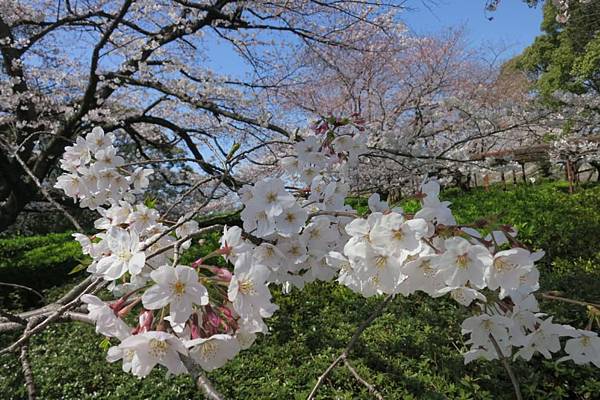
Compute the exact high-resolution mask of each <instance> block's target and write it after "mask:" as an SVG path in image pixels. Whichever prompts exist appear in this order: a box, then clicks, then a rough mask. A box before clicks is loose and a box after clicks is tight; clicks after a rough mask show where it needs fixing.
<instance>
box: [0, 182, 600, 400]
mask: <svg viewBox="0 0 600 400" xmlns="http://www.w3.org/2000/svg"><path fill="white" fill-rule="evenodd" d="M443 197H444V198H445V199H447V200H450V201H452V202H453V209H454V210H455V214H456V216H457V218H458V220H459V221H461V222H470V221H472V220H473V219H475V218H479V217H481V216H494V218H497V219H498V222H499V223H512V224H516V225H517V226H518V227H519V231H520V237H521V239H522V240H523V241H525V242H526V243H528V244H529V245H531V246H532V247H534V248H539V249H544V250H545V251H546V253H547V256H546V257H545V258H544V259H543V260H542V261H541V263H540V269H541V271H542V290H558V291H561V292H562V293H563V294H564V295H565V296H570V297H573V298H577V299H582V300H592V301H593V300H595V301H598V299H600V285H598V282H599V279H600V267H599V261H600V245H599V244H598V237H599V235H600V186H588V187H584V188H581V189H580V190H579V191H578V192H577V193H576V194H574V195H572V196H570V195H568V193H566V190H565V187H564V185H563V184H561V183H544V184H542V185H538V186H535V187H531V186H517V187H515V188H513V189H511V190H509V191H503V190H501V189H500V188H496V187H495V188H492V189H491V190H490V191H488V192H485V191H483V190H473V191H472V192H470V193H466V194H465V193H459V192H457V191H452V190H451V191H446V192H444V194H443ZM356 202H357V203H360V201H359V200H356ZM403 206H404V207H405V209H406V210H407V211H414V207H415V204H414V202H411V201H407V202H404V204H403ZM498 215H499V216H498ZM216 239H217V237H216V236H211V237H208V238H207V239H206V241H205V243H204V244H203V246H200V247H196V248H195V249H193V254H188V255H186V256H187V257H188V261H189V260H191V259H194V258H195V257H197V256H199V255H202V254H206V253H207V252H208V251H210V249H211V248H212V247H213V246H215V245H216V242H215V241H216ZM1 249H2V247H1V244H0V253H1ZM1 265H3V264H0V266H1ZM0 268H1V267H0ZM63 279H65V276H63ZM74 279H75V278H73V279H72V280H74ZM72 280H71V281H70V282H69V283H67V284H66V285H64V286H56V287H52V288H46V289H43V290H44V294H45V295H46V297H48V298H49V299H52V298H55V297H57V296H58V295H59V294H60V293H61V292H63V291H64V290H66V289H67V287H68V286H69V284H72ZM275 297H276V302H277V303H278V304H279V305H280V307H281V309H280V311H278V312H277V313H276V314H275V316H274V317H273V318H271V319H270V320H269V326H270V329H271V334H269V335H266V336H263V337H261V338H260V339H259V340H258V341H257V343H256V344H255V345H254V346H253V347H252V348H250V349H249V350H246V351H244V352H243V353H242V354H240V356H238V357H237V358H236V359H235V360H233V361H232V362H230V363H228V364H227V365H226V366H225V367H223V368H221V369H219V370H217V371H214V372H212V373H210V374H209V377H210V378H211V379H212V380H213V382H214V383H215V385H216V387H217V388H218V389H219V390H220V391H221V392H222V393H223V394H224V395H225V396H226V398H232V399H296V398H298V399H300V398H306V396H307V394H308V392H309V391H310V389H311V388H312V386H313V385H314V383H315V381H316V378H317V377H318V376H319V375H320V373H321V372H322V371H323V370H324V369H325V368H326V367H327V366H328V365H329V363H331V361H332V360H333V359H334V358H335V357H336V356H337V355H338V354H339V353H340V352H341V351H342V349H343V348H344V347H345V345H346V343H347V342H348V340H349V339H350V336H351V335H352V332H353V330H354V329H355V328H356V326H357V325H358V323H359V322H360V321H361V320H363V319H365V318H366V317H367V316H368V315H369V314H370V312H371V310H372V309H373V308H374V307H375V306H376V304H377V303H378V302H379V301H381V299H377V298H371V299H364V298H362V297H360V296H358V295H356V294H353V293H352V292H350V291H349V290H347V289H346V288H344V287H341V286H339V285H336V284H333V283H317V284H311V285H308V286H307V287H306V288H305V289H304V290H303V291H301V292H300V291H294V292H293V293H291V294H290V295H287V296H284V295H281V294H276V295H275ZM542 308H543V309H544V310H545V311H548V312H550V313H552V314H554V315H556V317H555V320H556V321H559V322H563V323H569V324H573V325H574V326H579V327H583V326H585V323H586V322H587V315H586V312H585V309H583V308H582V307H579V306H573V305H569V304H564V303H557V302H548V301H544V302H543V303H542ZM465 316H466V314H465V311H464V310H463V309H461V308H460V307H458V306H457V305H456V304H455V303H453V302H451V301H448V300H447V299H430V298H428V297H426V296H421V295H417V296H412V297H410V298H397V299H395V300H394V302H393V303H392V304H391V305H390V306H389V307H388V308H387V309H386V311H385V312H384V313H383V315H382V316H381V317H380V318H378V319H377V320H376V321H375V322H374V323H373V324H372V326H370V327H369V328H368V329H367V330H366V331H365V332H364V335H363V336H362V338H361V340H360V341H359V343H358V345H357V346H356V348H355V349H354V351H353V353H352V354H351V356H350V360H351V362H352V363H353V365H354V366H355V367H356V369H357V370H358V371H359V373H360V374H361V375H362V376H363V377H364V378H365V379H367V380H368V381H369V382H371V383H372V384H374V385H375V386H376V387H377V388H378V390H379V391H380V392H381V393H382V394H383V396H384V397H385V398H389V399H511V398H513V394H512V389H511V386H510V381H509V380H508V378H507V377H506V374H505V372H504V370H503V369H502V368H501V366H500V365H499V364H498V363H496V362H474V363H471V364H469V365H467V366H464V365H463V359H462V356H461V355H460V351H461V350H463V349H464V343H463V338H462V337H461V335H460V323H461V321H462V320H463V319H464V318H465ZM11 339H13V337H11V336H8V335H4V336H2V337H0V345H6V344H8V343H9V342H10V340H11ZM100 341H101V337H99V336H97V335H96V334H95V333H94V331H93V328H92V327H89V326H85V325H82V324H77V323H73V324H63V325H55V326H53V327H51V328H50V329H48V330H47V331H45V332H44V333H43V334H40V335H37V336H35V337H34V339H33V341H32V343H31V346H30V347H31V352H32V354H31V362H32V366H33V372H34V374H35V377H36V383H37V385H38V391H39V392H40V397H41V398H62V399H92V398H93V399H120V398H123V399H124V398H127V399H146V398H152V399H172V398H186V399H188V398H190V399H193V398H201V395H200V394H199V393H198V392H197V391H196V390H195V389H194V387H193V385H192V383H191V382H190V380H189V378H187V377H177V378H168V379H167V378H165V376H164V370H155V371H154V372H153V373H152V374H151V375H150V376H149V377H148V378H146V379H145V380H138V379H137V378H135V377H132V376H131V375H127V374H124V373H122V372H121V370H120V366H119V365H113V364H108V363H106V362H105V361H104V357H105V353H104V350H102V349H101V348H100V346H99V344H100ZM0 364H1V368H2V372H1V373H0V393H3V394H4V395H3V396H4V398H6V399H20V398H23V397H25V396H26V393H25V388H24V386H23V378H22V375H21V372H20V368H19V364H18V361H17V360H16V357H15V356H14V355H8V356H3V357H1V358H0ZM514 368H515V370H516V373H517V375H518V376H519V378H520V381H521V385H522V390H523V395H524V396H525V398H534V399H548V400H550V399H594V398H597V396H598V393H600V378H599V375H598V371H597V369H594V368H592V367H581V366H576V365H574V364H573V363H570V362H567V363H561V364H556V363H553V362H549V361H546V360H544V359H543V358H541V357H537V356H536V357H534V359H533V360H532V361H531V362H529V363H525V362H522V361H517V362H516V363H515V364H514ZM318 398H320V399H370V398H371V395H369V394H368V393H367V392H366V390H365V389H364V387H362V386H360V385H358V384H357V382H356V381H355V380H354V379H353V378H352V377H351V376H350V374H349V372H348V371H347V370H346V369H345V368H338V369H335V370H334V372H333V373H332V374H331V375H330V377H329V379H328V380H327V381H326V382H325V384H324V385H323V386H322V387H321V389H320V391H319V396H318Z"/></svg>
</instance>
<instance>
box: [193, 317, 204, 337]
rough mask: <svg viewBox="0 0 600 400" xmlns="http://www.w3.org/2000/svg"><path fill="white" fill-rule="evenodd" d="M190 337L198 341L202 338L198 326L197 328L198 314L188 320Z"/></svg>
mask: <svg viewBox="0 0 600 400" xmlns="http://www.w3.org/2000/svg"><path fill="white" fill-rule="evenodd" d="M190 336H191V338H192V339H198V338H199V337H202V335H201V332H200V326H198V314H196V313H194V314H192V316H191V318H190Z"/></svg>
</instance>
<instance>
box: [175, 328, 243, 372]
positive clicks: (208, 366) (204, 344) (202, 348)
mask: <svg viewBox="0 0 600 400" xmlns="http://www.w3.org/2000/svg"><path fill="white" fill-rule="evenodd" d="M185 346H186V347H188V348H189V353H190V357H192V359H194V361H196V362H197V363H198V365H200V367H202V369H203V370H205V371H212V370H215V369H217V368H220V367H222V366H223V365H225V364H226V363H227V361H229V360H232V359H233V358H234V357H235V356H236V355H237V354H238V353H239V352H240V344H239V343H238V340H237V339H236V338H234V337H233V336H230V335H223V334H217V335H212V336H211V337H209V338H199V339H193V340H188V341H186V342H185Z"/></svg>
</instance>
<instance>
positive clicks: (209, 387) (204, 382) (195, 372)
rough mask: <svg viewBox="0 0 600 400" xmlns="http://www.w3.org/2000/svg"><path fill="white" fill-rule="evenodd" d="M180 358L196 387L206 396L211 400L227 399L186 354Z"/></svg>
mask: <svg viewBox="0 0 600 400" xmlns="http://www.w3.org/2000/svg"><path fill="white" fill-rule="evenodd" d="M179 358H181V361H182V362H183V365H185V367H186V368H187V370H188V372H189V373H190V375H192V378H193V379H194V381H195V382H196V387H198V389H199V390H201V391H202V392H203V393H204V396H205V397H206V398H207V399H209V400H224V399H225V398H224V397H223V395H222V394H221V393H219V392H218V391H217V389H215V387H214V386H213V384H212V383H211V381H210V380H209V379H208V378H207V377H206V375H204V371H202V369H201V368H200V367H199V366H198V364H196V363H195V362H194V360H193V359H192V358H191V357H189V356H186V355H184V354H180V355H179Z"/></svg>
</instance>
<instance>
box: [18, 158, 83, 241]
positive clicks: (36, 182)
mask: <svg viewBox="0 0 600 400" xmlns="http://www.w3.org/2000/svg"><path fill="white" fill-rule="evenodd" d="M14 156H15V159H16V160H17V161H18V162H19V164H21V168H23V171H25V173H27V175H29V177H30V178H31V180H32V181H33V182H34V183H35V185H36V186H37V187H38V189H39V190H40V192H42V194H43V195H44V197H45V198H46V200H48V201H49V202H50V204H52V205H53V206H54V207H56V209H57V210H60V211H61V212H62V213H63V214H64V215H65V217H67V219H68V220H69V221H70V222H71V224H72V225H73V226H74V227H75V228H76V229H77V231H79V232H83V228H82V227H81V225H79V222H77V220H76V219H75V217H73V216H72V215H71V214H69V212H68V211H67V210H66V209H65V208H64V207H63V206H61V205H60V204H59V203H58V202H57V201H56V200H54V199H53V198H52V196H50V193H48V191H47V190H46V189H45V188H44V187H43V186H42V183H41V182H40V180H39V179H38V178H37V176H35V174H34V173H33V172H32V171H31V169H29V167H28V166H27V164H25V162H24V161H23V160H21V157H19V155H18V154H17V153H14Z"/></svg>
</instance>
